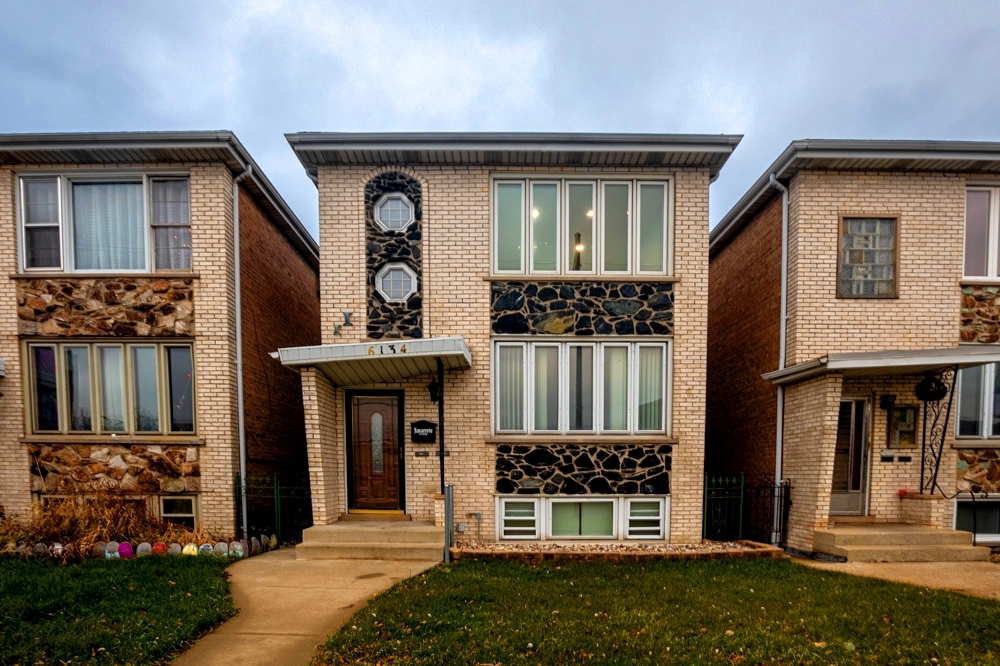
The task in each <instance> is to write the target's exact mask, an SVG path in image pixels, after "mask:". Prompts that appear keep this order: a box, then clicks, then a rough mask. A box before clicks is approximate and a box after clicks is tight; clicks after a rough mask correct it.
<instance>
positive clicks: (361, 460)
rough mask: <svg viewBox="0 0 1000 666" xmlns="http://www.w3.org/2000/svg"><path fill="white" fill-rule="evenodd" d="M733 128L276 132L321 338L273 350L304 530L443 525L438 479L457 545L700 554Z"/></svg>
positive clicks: (396, 536) (734, 139)
mask: <svg viewBox="0 0 1000 666" xmlns="http://www.w3.org/2000/svg"><path fill="white" fill-rule="evenodd" d="M739 138H740V137H734V136H684V135H603V134H601V135H588V134H475V133H473V134H333V133H330V134H327V133H318V134H292V135H289V136H288V140H289V143H290V144H291V146H292V148H293V149H294V151H295V153H296V155H297V156H298V157H299V160H300V161H301V163H302V165H303V167H304V168H305V169H306V172H307V173H308V175H309V177H310V178H312V179H313V181H314V182H315V183H316V185H317V188H318V190H319V211H320V213H319V217H320V236H321V240H322V243H321V249H320V284H321V290H320V291H321V294H322V296H321V298H322V317H323V320H322V338H323V339H322V343H323V344H322V345H321V346H317V347H311V348H300V349H282V350H280V357H281V359H282V361H283V362H284V363H285V364H287V365H289V366H292V367H297V368H299V369H300V370H301V373H302V390H303V401H304V405H305V417H306V433H307V440H308V449H309V472H310V481H311V486H312V491H313V492H312V498H313V520H314V522H315V523H316V524H317V525H334V524H336V525H340V524H342V523H344V522H348V521H351V520H352V519H357V518H358V515H360V516H362V517H366V518H368V519H375V518H386V517H391V516H398V517H402V518H404V519H407V518H413V519H415V520H417V521H432V520H435V518H437V522H438V523H439V524H440V522H441V510H442V509H441V506H442V503H441V499H440V498H441V493H442V488H443V485H444V483H445V482H447V483H449V484H454V486H455V522H456V523H457V528H458V533H457V538H458V539H459V540H482V541H493V540H515V539H540V540H545V539H587V540H594V539H608V540H624V539H633V538H640V539H641V538H646V539H659V540H665V539H669V540H670V541H673V542H679V543H685V542H697V541H699V540H700V539H701V502H702V498H701V489H702V460H703V441H704V373H705V354H706V347H705V345H706V339H705V335H706V333H705V317H706V300H707V299H706V297H707V286H708V270H707V269H708V261H707V260H708V189H709V184H710V183H711V182H712V181H713V180H714V179H715V178H716V176H717V175H718V173H719V170H720V168H721V167H722V166H723V164H724V163H725V162H726V160H727V159H728V157H729V155H730V154H731V152H732V151H733V149H734V148H735V147H736V145H737V144H738V142H739ZM331 238H332V239H336V240H337V242H328V240H327V239H331ZM429 382H431V386H430V387H429V385H428V384H429ZM429 388H430V390H429ZM432 393H433V394H434V396H433V397H434V398H438V397H439V396H440V397H441V400H440V401H438V402H435V401H433V400H432ZM442 403H443V406H442ZM439 409H442V411H441V412H439ZM442 448H443V450H444V455H443V456H441V455H439V453H440V450H441V449H442ZM338 521H340V522H338ZM312 530H314V531H315V530H317V528H316V527H314V528H312ZM373 538H375V537H373ZM393 538H394V539H396V538H398V535H395V536H394V537H393ZM330 539H331V540H332V537H331V538H330ZM304 545H309V533H308V531H307V535H306V544H304ZM300 548H301V547H300Z"/></svg>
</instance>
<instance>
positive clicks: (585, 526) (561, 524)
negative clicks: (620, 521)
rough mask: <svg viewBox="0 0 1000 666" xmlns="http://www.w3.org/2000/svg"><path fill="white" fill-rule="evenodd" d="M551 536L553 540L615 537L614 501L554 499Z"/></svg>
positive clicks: (551, 508)
mask: <svg viewBox="0 0 1000 666" xmlns="http://www.w3.org/2000/svg"><path fill="white" fill-rule="evenodd" d="M550 511H551V521H550V524H549V536H551V537H552V538H569V539H572V538H581V537H592V538H604V539H611V538H614V537H615V502H614V500H611V499H608V500H592V501H586V502H571V501H565V500H561V499H559V500H557V499H552V500H551V504H550Z"/></svg>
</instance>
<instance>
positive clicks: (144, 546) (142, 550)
mask: <svg viewBox="0 0 1000 666" xmlns="http://www.w3.org/2000/svg"><path fill="white" fill-rule="evenodd" d="M152 554H153V547H152V546H150V545H149V542H147V541H143V542H142V543H140V544H139V547H138V548H136V549H135V556H136V557H146V556H147V555H152Z"/></svg>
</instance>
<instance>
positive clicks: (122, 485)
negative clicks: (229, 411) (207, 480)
mask: <svg viewBox="0 0 1000 666" xmlns="http://www.w3.org/2000/svg"><path fill="white" fill-rule="evenodd" d="M28 455H29V457H30V460H31V489H32V491H35V492H44V493H47V494H68V493H73V492H88V491H95V490H108V491H122V492H137V493H161V492H162V493H185V492H188V493H193V492H198V491H200V490H201V467H200V465H199V463H198V458H199V453H198V448H197V447H195V446H152V445H145V446H139V445H131V446H130V445H128V444H93V445H88V444H51V445H38V444H30V445H28Z"/></svg>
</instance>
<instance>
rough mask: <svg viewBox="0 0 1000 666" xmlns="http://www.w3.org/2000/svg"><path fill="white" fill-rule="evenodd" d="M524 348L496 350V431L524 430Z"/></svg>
mask: <svg viewBox="0 0 1000 666" xmlns="http://www.w3.org/2000/svg"><path fill="white" fill-rule="evenodd" d="M523 355H524V348H523V347H520V346H501V347H498V348H497V366H498V372H497V429H498V430H514V431H520V430H524V409H523V408H524V356H523Z"/></svg>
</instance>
